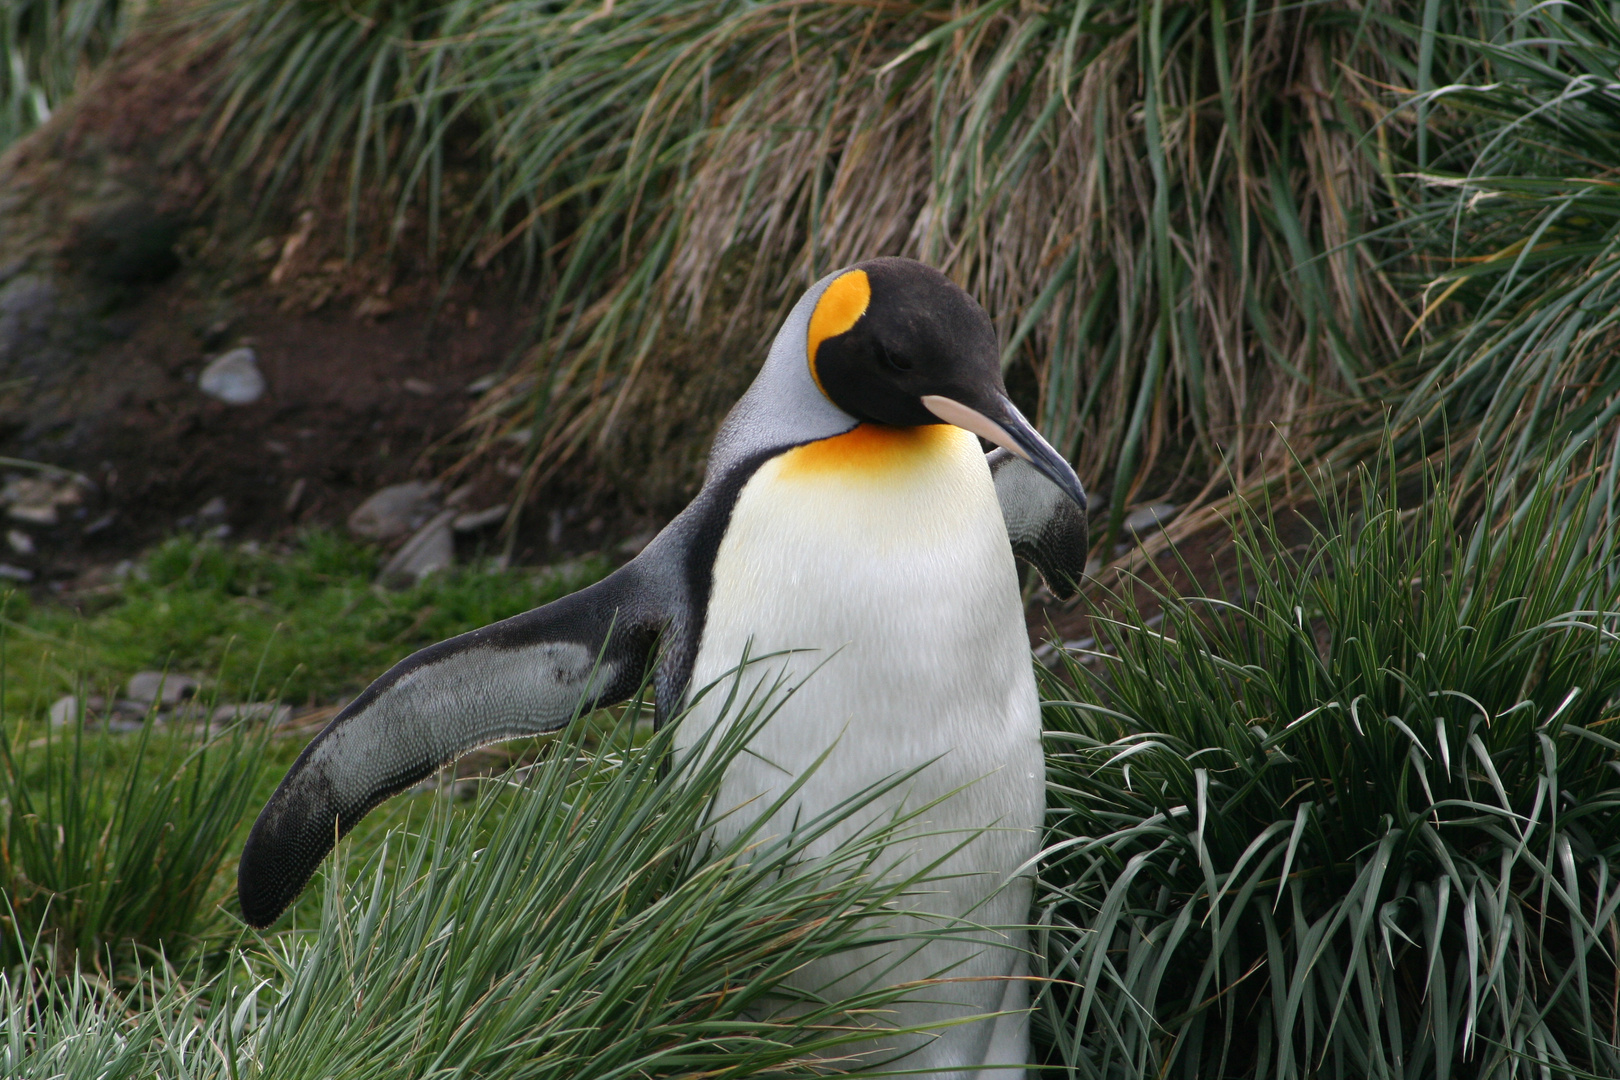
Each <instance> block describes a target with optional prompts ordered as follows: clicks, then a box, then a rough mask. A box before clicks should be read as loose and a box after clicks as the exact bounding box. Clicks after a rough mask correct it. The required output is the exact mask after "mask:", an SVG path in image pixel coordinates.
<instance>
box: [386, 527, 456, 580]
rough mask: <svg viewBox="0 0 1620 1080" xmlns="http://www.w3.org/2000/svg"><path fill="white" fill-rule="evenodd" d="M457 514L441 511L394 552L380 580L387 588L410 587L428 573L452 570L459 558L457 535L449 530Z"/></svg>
mask: <svg viewBox="0 0 1620 1080" xmlns="http://www.w3.org/2000/svg"><path fill="white" fill-rule="evenodd" d="M455 517H456V512H455V511H454V510H445V511H442V512H441V513H440V514H439V515H438V516H437V517H435V518H434V519H433V520H432V521H429V522H428V523H427V524H426V525H424V526H422V528H421V529H419V530H417V533H416V535H415V536H413V537H411V538H410V539H409V540H408V541H406V542H405V546H404V547H402V548H400V549H399V550H398V551H396V552H394V557H393V558H392V559H389V560H388V565H387V566H385V567H383V569H382V573H380V574H378V575H377V581H378V582H379V583H380V584H381V585H383V586H384V587H385V588H390V589H401V588H409V587H410V586H412V585H414V584H416V583H417V582H419V581H421V580H422V579H423V578H425V577H427V576H428V575H429V574H432V573H435V572H436V571H439V570H447V569H449V568H450V567H451V566H452V565H453V564H454V563H455V561H456V538H455V535H454V534H453V533H452V532H451V531H450V523H451V522H452V521H454V520H455Z"/></svg>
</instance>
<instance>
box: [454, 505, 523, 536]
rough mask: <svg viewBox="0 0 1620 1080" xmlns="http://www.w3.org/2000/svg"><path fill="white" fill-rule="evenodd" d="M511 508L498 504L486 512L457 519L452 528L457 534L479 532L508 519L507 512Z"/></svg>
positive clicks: (476, 511) (481, 511)
mask: <svg viewBox="0 0 1620 1080" xmlns="http://www.w3.org/2000/svg"><path fill="white" fill-rule="evenodd" d="M510 508H511V504H510V503H497V504H496V505H494V506H491V507H489V508H488V509H485V510H474V511H472V512H470V513H466V514H462V515H461V516H460V517H458V518H456V520H455V521H454V522H452V523H451V526H450V527H451V528H453V529H455V530H456V532H477V531H478V530H479V529H484V528H488V527H489V526H491V525H498V524H500V523H501V522H502V521H504V520H505V519H506V511H507V510H509V509H510Z"/></svg>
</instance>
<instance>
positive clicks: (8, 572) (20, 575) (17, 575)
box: [0, 562, 34, 581]
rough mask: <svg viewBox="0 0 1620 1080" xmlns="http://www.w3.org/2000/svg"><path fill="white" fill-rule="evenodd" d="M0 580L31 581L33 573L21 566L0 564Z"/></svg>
mask: <svg viewBox="0 0 1620 1080" xmlns="http://www.w3.org/2000/svg"><path fill="white" fill-rule="evenodd" d="M0 578H5V579H7V580H9V581H33V580H34V572H33V571H32V570H28V569H25V568H23V567H21V566H12V565H11V564H10V563H3V562H0Z"/></svg>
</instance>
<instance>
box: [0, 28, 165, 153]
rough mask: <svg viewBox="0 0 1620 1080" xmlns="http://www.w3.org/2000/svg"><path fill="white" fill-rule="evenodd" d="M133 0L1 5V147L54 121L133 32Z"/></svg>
mask: <svg viewBox="0 0 1620 1080" xmlns="http://www.w3.org/2000/svg"><path fill="white" fill-rule="evenodd" d="M140 6H141V4H140V3H138V2H130V0H6V3H5V4H4V5H3V6H0V149H4V148H5V147H6V146H7V145H9V144H10V143H11V142H13V141H14V140H16V139H19V138H21V137H22V136H24V135H26V134H28V133H29V132H30V131H32V130H33V129H34V128H36V127H38V126H39V125H40V124H43V123H44V122H45V121H46V120H48V119H50V116H51V112H52V111H53V110H55V109H56V108H58V107H60V106H61V105H62V103H63V102H64V101H66V100H67V99H68V98H69V97H70V96H72V94H73V92H74V91H75V90H77V89H78V88H79V86H80V85H81V84H82V83H83V82H84V80H85V79H86V78H87V77H88V75H89V73H90V71H91V70H92V69H93V68H94V66H95V65H96V64H98V63H99V62H100V61H101V60H102V58H104V57H105V56H106V55H107V54H108V53H109V52H111V51H112V49H113V46H114V45H116V44H117V43H118V41H119V39H120V38H121V37H123V35H124V32H125V30H126V29H127V25H126V24H127V23H128V21H129V18H130V12H131V10H132V9H133V8H136V7H140Z"/></svg>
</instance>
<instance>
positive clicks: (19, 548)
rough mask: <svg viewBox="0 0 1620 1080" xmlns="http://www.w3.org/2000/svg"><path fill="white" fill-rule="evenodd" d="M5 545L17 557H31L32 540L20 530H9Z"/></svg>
mask: <svg viewBox="0 0 1620 1080" xmlns="http://www.w3.org/2000/svg"><path fill="white" fill-rule="evenodd" d="M6 543H7V544H9V545H11V550H12V551H15V552H16V553H17V554H19V555H32V554H33V553H34V538H33V537H32V536H29V535H28V534H27V533H25V532H23V531H22V530H21V529H11V530H9V531H8V532H7V533H6Z"/></svg>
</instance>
